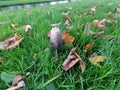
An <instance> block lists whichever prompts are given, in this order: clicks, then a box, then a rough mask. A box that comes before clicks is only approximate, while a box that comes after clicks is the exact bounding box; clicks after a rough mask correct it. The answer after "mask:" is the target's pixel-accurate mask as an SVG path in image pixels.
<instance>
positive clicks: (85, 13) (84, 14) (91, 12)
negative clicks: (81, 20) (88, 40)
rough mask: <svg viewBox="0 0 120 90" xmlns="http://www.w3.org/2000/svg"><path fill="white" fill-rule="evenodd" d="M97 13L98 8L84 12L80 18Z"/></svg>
mask: <svg viewBox="0 0 120 90" xmlns="http://www.w3.org/2000/svg"><path fill="white" fill-rule="evenodd" d="M95 12H96V7H93V8H90V9H89V10H88V11H87V12H84V13H83V14H81V15H80V17H83V16H86V15H94V14H95Z"/></svg>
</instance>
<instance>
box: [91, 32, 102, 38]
mask: <svg viewBox="0 0 120 90" xmlns="http://www.w3.org/2000/svg"><path fill="white" fill-rule="evenodd" d="M103 34H104V31H101V32H97V33H93V36H94V38H96V37H100V36H102V35H103Z"/></svg>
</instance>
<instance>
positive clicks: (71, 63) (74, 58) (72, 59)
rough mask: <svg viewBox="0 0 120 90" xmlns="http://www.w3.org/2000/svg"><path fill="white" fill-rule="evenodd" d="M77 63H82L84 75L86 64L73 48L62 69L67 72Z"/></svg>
mask: <svg viewBox="0 0 120 90" xmlns="http://www.w3.org/2000/svg"><path fill="white" fill-rule="evenodd" d="M77 62H79V63H80V67H81V69H82V73H83V72H84V71H85V69H86V66H85V64H84V62H83V61H82V59H81V57H80V56H79V55H78V54H77V53H76V48H73V49H72V50H71V51H70V53H69V55H68V57H67V59H66V60H65V61H64V63H63V64H62V69H63V70H65V71H67V70H69V69H70V68H71V67H73V66H74V65H75V64H76V63H77Z"/></svg>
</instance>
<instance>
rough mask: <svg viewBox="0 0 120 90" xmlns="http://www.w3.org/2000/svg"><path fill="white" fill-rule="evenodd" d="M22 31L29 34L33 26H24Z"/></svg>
mask: <svg viewBox="0 0 120 90" xmlns="http://www.w3.org/2000/svg"><path fill="white" fill-rule="evenodd" d="M22 29H23V30H25V32H28V31H29V30H30V29H32V27H31V25H24V26H22Z"/></svg>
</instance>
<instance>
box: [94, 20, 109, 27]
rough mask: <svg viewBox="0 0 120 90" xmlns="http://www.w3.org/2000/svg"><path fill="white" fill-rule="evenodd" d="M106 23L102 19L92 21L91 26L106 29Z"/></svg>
mask: <svg viewBox="0 0 120 90" xmlns="http://www.w3.org/2000/svg"><path fill="white" fill-rule="evenodd" d="M106 23H107V19H102V20H94V21H93V24H94V25H95V26H96V27H98V28H101V29H106V28H107V27H106Z"/></svg>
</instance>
